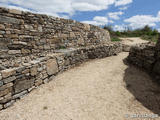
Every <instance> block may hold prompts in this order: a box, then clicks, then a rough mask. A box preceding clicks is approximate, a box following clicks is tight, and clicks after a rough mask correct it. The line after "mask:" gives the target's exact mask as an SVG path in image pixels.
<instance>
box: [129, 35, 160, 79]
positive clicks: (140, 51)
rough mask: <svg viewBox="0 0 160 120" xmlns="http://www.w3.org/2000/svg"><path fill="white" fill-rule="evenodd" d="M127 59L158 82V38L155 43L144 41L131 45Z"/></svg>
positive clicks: (159, 60)
mask: <svg viewBox="0 0 160 120" xmlns="http://www.w3.org/2000/svg"><path fill="white" fill-rule="evenodd" d="M127 60H128V62H129V63H131V64H133V65H136V66H138V67H139V68H143V69H144V70H146V71H147V72H148V73H149V74H150V75H151V76H153V78H154V79H155V80H156V81H158V82H160V38H159V41H158V43H157V44H154V43H144V44H139V45H136V46H134V47H132V48H131V50H130V53H129V56H128V58H127Z"/></svg>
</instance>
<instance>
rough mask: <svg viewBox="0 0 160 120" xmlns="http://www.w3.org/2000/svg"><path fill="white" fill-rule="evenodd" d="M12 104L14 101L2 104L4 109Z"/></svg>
mask: <svg viewBox="0 0 160 120" xmlns="http://www.w3.org/2000/svg"><path fill="white" fill-rule="evenodd" d="M14 102H15V100H12V101H10V102H8V103H6V104H4V108H8V107H10V106H11V105H13V103H14Z"/></svg>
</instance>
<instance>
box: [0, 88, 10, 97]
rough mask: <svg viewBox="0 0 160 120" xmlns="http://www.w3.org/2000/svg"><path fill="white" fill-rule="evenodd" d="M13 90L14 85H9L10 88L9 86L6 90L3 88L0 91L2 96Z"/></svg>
mask: <svg viewBox="0 0 160 120" xmlns="http://www.w3.org/2000/svg"><path fill="white" fill-rule="evenodd" d="M11 91H12V87H9V88H7V89H5V90H1V91H0V97H2V96H4V95H7V94H9V93H10V92H11Z"/></svg>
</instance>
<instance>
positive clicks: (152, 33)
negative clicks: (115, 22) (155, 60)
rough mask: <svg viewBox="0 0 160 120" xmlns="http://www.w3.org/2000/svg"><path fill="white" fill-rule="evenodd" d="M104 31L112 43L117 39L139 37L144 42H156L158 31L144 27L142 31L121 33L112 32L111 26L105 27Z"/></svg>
mask: <svg viewBox="0 0 160 120" xmlns="http://www.w3.org/2000/svg"><path fill="white" fill-rule="evenodd" d="M104 29H106V30H108V31H109V32H110V36H111V40H112V41H120V39H119V40H118V37H140V38H142V39H144V40H148V41H152V42H157V41H158V34H159V33H158V31H157V30H156V29H152V28H151V27H149V26H148V25H146V26H145V27H144V28H142V29H136V30H130V29H128V30H126V31H123V32H120V31H113V29H112V26H105V27H104Z"/></svg>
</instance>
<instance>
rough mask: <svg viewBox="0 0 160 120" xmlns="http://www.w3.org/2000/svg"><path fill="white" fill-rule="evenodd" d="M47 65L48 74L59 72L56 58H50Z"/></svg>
mask: <svg viewBox="0 0 160 120" xmlns="http://www.w3.org/2000/svg"><path fill="white" fill-rule="evenodd" d="M46 66H47V73H48V75H53V74H55V73H57V72H58V65H57V61H56V59H50V60H48V61H47V64H46Z"/></svg>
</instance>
